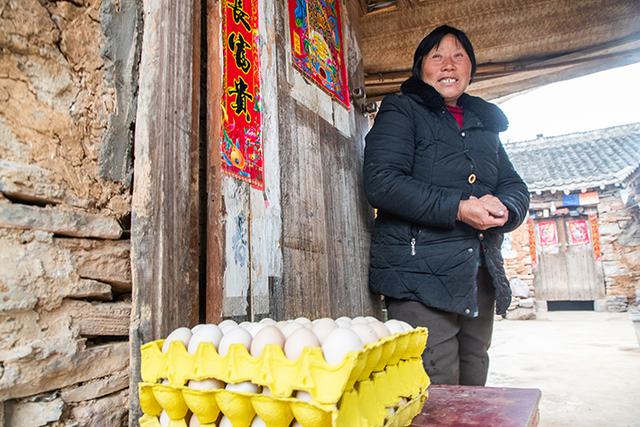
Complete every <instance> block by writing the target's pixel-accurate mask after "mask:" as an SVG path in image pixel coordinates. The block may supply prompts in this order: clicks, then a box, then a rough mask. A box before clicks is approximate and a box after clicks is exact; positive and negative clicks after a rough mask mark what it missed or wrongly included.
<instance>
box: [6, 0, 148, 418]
mask: <svg viewBox="0 0 640 427" xmlns="http://www.w3.org/2000/svg"><path fill="white" fill-rule="evenodd" d="M139 19H140V14H139V12H138V11H137V9H136V2H118V1H115V0H114V1H111V0H104V1H99V0H84V1H74V2H66V1H65V2H58V1H37V0H23V1H9V2H3V4H2V6H0V28H2V31H0V99H1V102H0V334H1V335H2V339H1V340H0V402H1V403H0V424H1V425H5V426H27V425H28V426H40V425H59V426H66V425H83V426H84V425H91V426H109V427H114V426H118V425H124V423H126V420H127V410H128V407H127V399H128V381H129V380H128V378H129V345H128V341H127V336H128V333H129V316H130V310H131V268H130V261H129V251H130V243H129V237H128V228H129V214H130V209H131V208H130V206H131V195H130V194H131V187H130V185H131V174H132V165H131V148H132V133H131V129H132V121H133V117H134V114H135V97H134V93H135V88H136V81H137V76H136V63H137V60H136V46H137V45H138V42H137V37H138V30H137V25H138V23H139Z"/></svg>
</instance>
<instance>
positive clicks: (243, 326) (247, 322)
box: [238, 320, 251, 331]
mask: <svg viewBox="0 0 640 427" xmlns="http://www.w3.org/2000/svg"><path fill="white" fill-rule="evenodd" d="M250 324H251V322H249V321H248V320H245V321H244V322H240V323H238V326H239V327H241V328H244V329H247V326H249V325H250ZM247 331H248V329H247Z"/></svg>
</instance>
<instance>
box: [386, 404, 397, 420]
mask: <svg viewBox="0 0 640 427" xmlns="http://www.w3.org/2000/svg"><path fill="white" fill-rule="evenodd" d="M386 410H387V413H386V414H385V416H384V417H385V418H391V417H393V414H395V413H396V409H395V408H393V407H391V406H389V407H387V408H386Z"/></svg>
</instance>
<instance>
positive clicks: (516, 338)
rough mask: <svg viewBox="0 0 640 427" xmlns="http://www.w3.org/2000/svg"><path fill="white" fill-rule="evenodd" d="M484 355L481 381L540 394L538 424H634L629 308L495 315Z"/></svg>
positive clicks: (638, 362)
mask: <svg viewBox="0 0 640 427" xmlns="http://www.w3.org/2000/svg"><path fill="white" fill-rule="evenodd" d="M489 353H490V355H491V365H490V368H489V379H488V382H487V386H496V387H524V388H526V387H532V388H538V389H540V390H541V391H542V399H541V402H540V426H541V427H564V426H567V427H569V426H570V427H592V426H593V427H626V426H634V427H638V426H640V348H639V347H638V341H637V340H636V336H635V333H634V329H633V326H632V322H631V321H630V320H629V315H628V313H597V312H592V311H560V312H547V313H539V314H538V319H537V320H520V321H518V320H501V321H498V322H496V323H495V326H494V334H493V343H492V347H491V349H490V351H489Z"/></svg>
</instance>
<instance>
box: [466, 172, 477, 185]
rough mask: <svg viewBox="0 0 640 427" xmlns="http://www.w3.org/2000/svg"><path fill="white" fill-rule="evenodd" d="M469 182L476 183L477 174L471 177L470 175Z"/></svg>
mask: <svg viewBox="0 0 640 427" xmlns="http://www.w3.org/2000/svg"><path fill="white" fill-rule="evenodd" d="M467 181H469V184H473V183H474V182H476V174H475V173H472V174H471V175H469V178H467Z"/></svg>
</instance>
